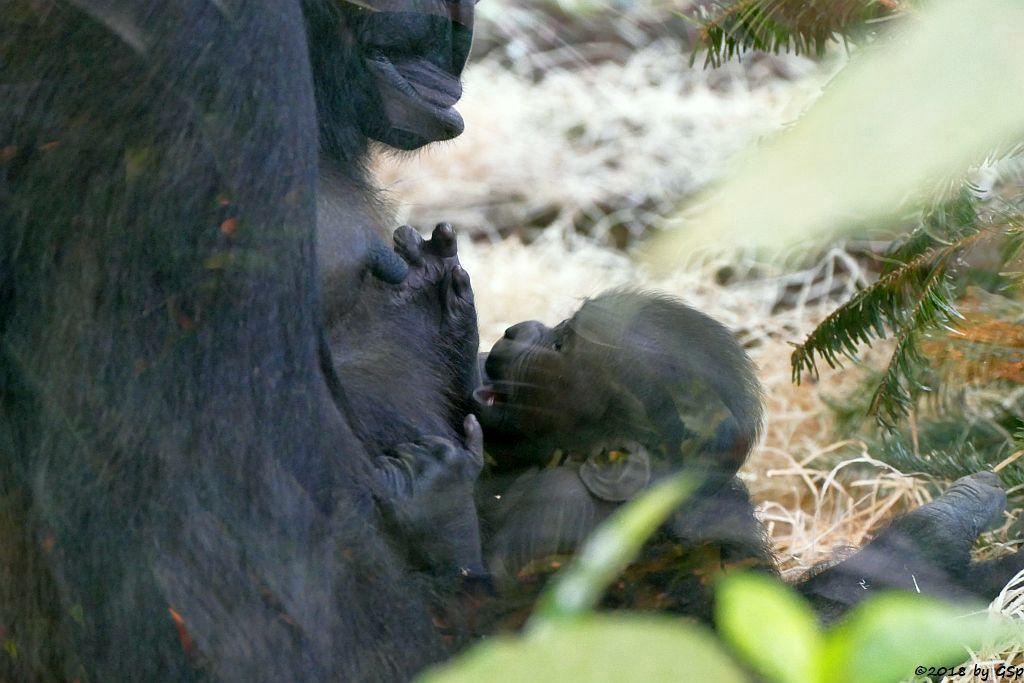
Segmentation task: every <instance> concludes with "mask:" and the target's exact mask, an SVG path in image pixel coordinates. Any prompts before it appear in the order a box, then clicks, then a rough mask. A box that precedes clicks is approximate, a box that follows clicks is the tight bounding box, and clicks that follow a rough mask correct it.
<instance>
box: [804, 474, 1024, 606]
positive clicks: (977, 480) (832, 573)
mask: <svg viewBox="0 0 1024 683" xmlns="http://www.w3.org/2000/svg"><path fill="white" fill-rule="evenodd" d="M1005 506H1006V494H1005V492H1004V491H1003V489H1002V485H1001V483H1000V481H999V478H998V476H996V475H995V474H993V473H991V472H982V473H979V474H974V475H971V476H967V477H963V478H961V479H958V480H957V481H956V482H954V483H953V485H952V486H950V487H949V489H948V490H946V492H945V493H943V494H942V495H941V496H940V497H938V498H936V499H935V500H933V501H932V502H930V503H928V504H926V505H922V506H921V507H919V508H917V509H915V510H912V511H911V512H909V513H907V514H906V515H904V516H903V517H900V518H898V519H897V520H896V521H894V522H893V523H892V524H891V525H889V526H888V527H887V528H886V529H884V530H883V531H882V532H881V533H880V534H879V535H878V536H877V537H876V538H875V539H874V540H873V541H871V542H870V543H868V544H867V545H866V546H864V547H863V548H861V549H860V550H859V551H857V552H856V553H854V554H853V555H852V556H851V557H849V558H848V559H846V560H844V561H842V562H840V563H839V564H837V565H835V566H833V567H830V568H828V569H826V570H824V571H822V572H820V573H817V574H816V575H814V576H812V577H811V578H810V579H808V580H807V581H804V582H803V583H801V584H799V585H798V589H799V590H800V592H801V593H803V594H804V595H805V596H807V598H808V599H810V600H811V602H812V603H813V604H814V605H815V608H816V609H817V611H818V613H819V615H821V617H822V618H823V619H825V620H826V621H830V620H832V619H834V618H836V617H837V616H839V615H840V614H842V613H843V612H844V611H846V610H848V609H849V608H851V607H853V606H854V605H856V604H858V603H860V602H861V601H862V600H864V599H865V598H867V597H869V596H870V595H872V594H874V593H875V592H877V591H879V590H884V589H896V590H906V591H910V592H915V593H924V594H928V595H933V596H937V597H943V598H948V599H951V600H960V601H968V600H972V601H985V602H987V601H989V600H991V599H992V598H994V597H995V596H996V594H998V593H999V591H1000V589H1002V587H1003V586H1004V585H1005V584H1006V582H1007V581H1009V580H1010V579H1011V578H1012V577H1013V575H1014V574H1016V573H1017V571H1020V570H1021V569H1024V555H1022V554H1021V553H1019V552H1018V553H1016V554H1014V555H1010V556H1008V557H1006V558H1001V559H998V560H990V561H983V562H972V561H971V548H972V547H973V546H974V542H975V540H976V539H977V537H978V534H979V533H981V532H982V531H983V530H984V529H985V528H986V527H987V526H988V525H989V524H991V523H992V522H993V521H995V520H997V519H998V518H999V516H1000V515H1001V514H1002V512H1003V510H1004V508H1005Z"/></svg>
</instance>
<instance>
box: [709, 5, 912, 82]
mask: <svg viewBox="0 0 1024 683" xmlns="http://www.w3.org/2000/svg"><path fill="white" fill-rule="evenodd" d="M899 8H900V3H899V2H898V0H728V1H726V2H710V3H707V4H704V5H702V6H700V7H699V8H698V10H697V16H698V17H699V18H700V20H701V29H700V42H699V43H698V44H699V46H700V47H702V48H704V49H705V50H706V52H705V56H706V57H705V58H706V64H708V65H711V66H719V65H721V64H722V63H723V62H724V61H726V60H729V59H732V58H733V57H737V56H739V55H741V54H743V53H744V52H747V51H749V50H760V51H763V52H775V53H778V52H793V53H795V54H816V55H819V56H820V55H822V54H824V52H825V48H826V47H827V46H828V45H829V44H830V43H833V42H839V41H843V40H848V39H853V40H859V39H863V38H865V37H867V36H868V35H870V34H871V33H872V30H871V26H872V22H877V21H878V20H879V19H881V18H883V17H891V16H893V15H894V14H895V13H896V12H897V11H898V10H899Z"/></svg>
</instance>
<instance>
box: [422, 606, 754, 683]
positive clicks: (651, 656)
mask: <svg viewBox="0 0 1024 683" xmlns="http://www.w3.org/2000/svg"><path fill="white" fill-rule="evenodd" d="M746 680H748V679H747V678H746V677H745V676H744V675H743V673H742V672H741V671H740V670H739V668H738V667H737V666H736V665H735V664H734V663H733V662H732V661H731V660H730V659H729V658H728V656H726V655H725V653H724V652H723V651H722V649H721V647H720V646H719V645H718V643H716V642H715V639H714V637H713V636H712V635H711V633H709V632H708V631H707V629H704V628H702V627H700V626H697V625H694V624H690V623H686V622H683V621H680V620H679V619H675V618H671V617H639V616H627V615H620V616H614V617H613V616H591V617H587V618H584V619H580V620H577V621H571V622H565V623H560V624H556V625H554V626H552V628H551V629H550V630H547V631H545V632H544V635H543V636H542V637H537V636H535V637H532V638H513V637H499V638H493V639H491V640H489V641H487V642H485V643H483V644H481V645H478V646H477V647H475V648H473V649H472V650H470V651H469V652H468V653H466V654H465V655H464V656H462V657H460V658H459V659H458V660H456V661H455V662H454V663H451V664H448V665H445V666H443V667H440V668H437V669H433V670H431V671H428V672H426V673H425V674H424V675H423V676H421V677H420V678H419V679H418V681H420V683H459V682H460V681H466V682H467V683H480V682H481V681H487V682H488V683H500V682H502V681H508V682H509V683H521V682H522V681H530V682H531V683H542V682H544V681H550V682H551V683H567V682H569V681H586V682H587V683H599V682H601V681H643V682H644V683H656V682H659V681H665V682H666V683H669V682H671V683H678V682H679V681H715V682H716V683H732V682H733V681H746Z"/></svg>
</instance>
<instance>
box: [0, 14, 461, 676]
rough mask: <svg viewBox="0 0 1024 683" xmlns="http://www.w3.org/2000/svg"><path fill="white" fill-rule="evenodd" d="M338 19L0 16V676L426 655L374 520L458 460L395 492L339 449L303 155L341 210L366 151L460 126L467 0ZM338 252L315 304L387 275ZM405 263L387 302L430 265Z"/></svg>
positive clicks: (337, 392) (412, 666) (357, 668)
mask: <svg viewBox="0 0 1024 683" xmlns="http://www.w3.org/2000/svg"><path fill="white" fill-rule="evenodd" d="M358 5H359V6H356V5H355V4H352V3H345V2H339V3H334V2H330V1H329V0H302V1H301V2H300V1H299V0H249V1H247V2H237V1H235V0H11V1H9V2H7V3H4V9H3V14H4V23H3V27H2V28H0V639H2V640H3V641H4V642H5V643H6V645H5V648H4V650H5V653H4V654H3V655H0V678H3V679H4V680H71V679H80V680H91V681H114V680H144V681H158V680H172V681H183V680H194V679H207V678H216V679H229V680H253V681H257V680H273V681H279V680H366V679H373V680H385V679H401V678H407V677H408V676H409V675H410V674H411V673H412V672H414V671H416V670H417V669H419V668H420V667H422V666H423V665H424V664H426V663H428V662H431V661H435V660H437V659H439V658H441V657H443V656H444V649H443V647H442V644H441V642H440V639H439V638H438V636H437V634H436V633H435V628H434V626H433V625H432V623H431V614H430V611H429V609H428V601H429V593H430V590H431V589H432V586H429V585H428V584H427V583H426V581H425V579H423V578H422V577H417V576H416V575H415V573H414V572H413V571H412V570H411V569H410V567H409V565H408V564H407V562H406V561H405V560H404V558H401V557H400V556H399V555H398V554H396V553H395V552H394V551H393V550H392V548H391V547H390V546H389V540H388V538H387V536H386V535H385V534H384V532H382V531H381V528H382V525H381V524H380V518H381V515H380V514H379V512H378V510H379V508H380V504H381V503H383V505H384V508H385V509H388V510H390V511H392V512H393V511H394V509H398V510H399V511H400V512H401V511H402V510H403V509H404V510H406V511H408V510H411V511H412V513H410V514H400V515H397V516H395V515H391V516H392V517H393V518H395V517H397V519H398V523H399V524H412V529H411V530H412V531H413V532H415V531H416V530H417V527H416V525H417V524H418V523H419V521H421V520H417V519H416V514H417V513H419V512H422V511H424V510H425V511H426V512H427V513H429V512H431V511H430V509H429V506H425V505H419V504H417V501H418V500H419V499H420V498H423V497H424V496H425V497H426V498H428V499H429V498H430V494H431V493H434V492H436V491H437V490H438V487H446V486H448V485H449V484H451V482H450V481H446V480H445V477H446V476H448V474H450V473H451V472H453V471H457V470H459V468H453V467H449V466H448V465H449V464H451V463H449V462H448V460H455V461H457V462H462V463H463V464H466V466H465V467H464V468H462V469H463V470H464V471H465V475H466V476H465V478H467V479H468V478H471V477H472V475H473V458H472V457H469V458H467V457H466V456H467V452H466V451H460V450H459V449H455V450H454V451H451V452H445V453H440V454H438V453H437V452H436V451H431V449H430V447H429V442H426V443H427V446H424V445H423V444H422V443H420V444H419V448H418V450H416V449H406V451H405V452H406V453H407V454H408V453H410V452H411V453H412V456H411V457H412V458H413V461H412V462H413V464H414V465H415V466H416V467H415V468H414V469H413V471H414V472H416V473H417V476H415V477H411V476H410V474H409V472H408V470H406V469H403V468H404V466H405V465H406V464H408V463H409V462H410V461H409V460H408V459H406V460H403V461H395V460H391V459H388V458H380V459H375V458H373V457H372V456H371V454H370V453H369V452H368V451H367V449H366V448H365V447H364V444H363V441H362V440H361V439H360V438H359V437H357V436H356V435H355V434H354V433H353V417H352V415H351V414H350V413H349V412H348V408H347V407H348V406H351V405H354V404H356V403H358V396H352V395H350V394H347V393H346V387H345V384H344V377H342V379H341V380H340V381H339V379H338V377H337V375H336V374H335V372H334V370H333V368H332V366H331V364H330V363H326V362H324V361H325V356H324V353H325V351H324V350H325V349H326V344H325V341H324V331H323V323H322V311H321V296H320V285H319V283H318V269H317V264H316V262H315V258H316V255H315V248H314V239H315V237H314V229H315V222H316V203H317V179H318V172H319V163H318V156H319V155H320V154H321V153H322V154H323V155H324V156H325V158H327V159H329V160H330V161H331V163H332V164H333V168H334V170H333V171H332V172H333V173H335V174H337V177H339V178H340V180H339V184H338V185H336V187H340V190H337V191H338V192H341V193H342V194H341V195H337V194H336V195H335V196H334V201H335V203H341V204H343V205H346V204H350V205H352V206H353V207H355V208H354V209H353V211H354V212H355V213H359V212H360V211H363V209H362V208H361V207H363V206H364V205H367V204H368V202H367V201H366V196H365V192H366V190H365V180H364V176H363V173H362V167H361V159H362V158H363V155H364V153H365V151H366V147H367V140H368V139H371V138H372V139H376V140H380V141H383V142H385V143H389V144H392V145H395V146H398V147H401V148H403V149H411V148H415V147H417V146H419V145H422V144H425V143H427V142H429V141H431V140H436V139H445V138H449V137H452V136H454V135H456V134H457V133H458V132H459V131H460V130H461V122H460V121H459V119H458V116H457V114H455V113H454V111H453V110H452V109H451V105H452V104H454V102H455V100H457V99H458V96H459V89H458V75H459V73H460V71H461V69H462V66H463V63H464V60H465V57H466V53H467V51H468V46H469V37H470V34H471V24H472V3H471V2H470V1H469V0H431V1H430V2H420V3H416V9H417V12H415V13H412V12H408V13H402V12H401V11H400V10H402V9H404V8H406V7H408V4H407V3H403V2H383V1H382V0H373V2H367V1H361V2H359V3H358ZM375 9H376V10H381V9H383V10H388V11H386V12H376V11H373V10H375ZM318 131H319V134H318ZM353 193H355V195H353ZM364 213H365V212H364ZM346 240H347V241H346ZM341 241H342V243H343V245H344V247H345V248H343V249H341V250H340V253H341V254H342V258H339V259H337V261H336V262H335V263H334V264H333V277H334V279H333V281H332V282H333V283H334V286H335V290H334V291H335V296H336V298H338V299H340V300H342V303H343V304H344V303H345V302H344V301H343V300H344V299H345V298H346V295H347V297H348V298H349V299H350V300H351V304H352V305H351V306H350V307H351V308H353V310H354V309H355V305H356V304H359V302H360V297H362V296H363V289H362V288H363V286H364V284H365V282H366V277H365V276H364V272H366V271H367V270H369V271H371V272H373V273H376V274H378V275H381V276H383V277H385V278H386V279H389V280H391V281H392V282H397V281H399V280H402V278H403V276H404V274H405V273H404V266H403V265H402V264H400V263H397V262H395V261H393V260H392V261H389V260H388V259H386V258H384V257H382V256H381V255H382V254H384V253H386V250H382V249H381V248H380V242H379V239H378V238H377V237H376V236H375V234H374V233H373V232H372V230H370V229H369V228H366V229H364V228H362V227H359V226H357V225H355V224H353V225H352V226H351V227H347V228H343V233H342V238H341ZM441 241H443V240H441ZM449 261H450V259H449ZM434 263H435V265H436V264H442V265H443V267H442V268H441V269H440V271H437V270H436V269H435V271H429V272H428V271H423V273H421V275H420V276H418V277H417V278H412V279H411V281H410V280H406V282H405V283H404V284H402V285H401V286H399V288H398V289H397V290H395V292H392V294H391V296H392V297H393V298H394V299H395V300H399V299H401V297H402V296H415V295H416V294H417V292H420V291H422V290H424V289H429V288H430V287H432V286H434V285H435V284H436V283H437V281H438V279H437V278H439V277H440V278H449V279H450V277H451V275H452V273H453V272H454V273H455V274H456V275H457V273H458V271H457V270H456V269H455V267H454V266H452V265H451V264H450V262H446V261H444V260H443V259H435V261H434ZM445 263H448V265H444V264H445ZM367 296H369V295H367ZM342 307H343V308H344V307H346V306H342ZM402 323H403V321H401V320H400V321H398V323H396V324H402ZM381 327H382V328H383V331H385V332H386V331H387V330H386V327H387V326H386V325H383V324H382V325H381ZM380 341H381V343H382V344H385V345H386V344H387V343H388V340H387V339H382V340H380ZM384 348H385V349H386V348H387V347H386V346H385V347H384ZM389 369H390V368H389ZM410 381H415V378H412V380H410ZM427 436H429V435H427ZM417 458H418V460H417ZM445 459H448V460H445ZM439 464H440V465H442V466H441V467H438V465H439ZM439 472H440V474H439ZM457 483H458V482H457ZM463 483H464V482H463ZM410 502H411V503H413V504H411V505H406V504H407V503H410ZM396 503H397V505H396ZM403 506H405V507H404V508H403ZM441 519H442V524H441V528H440V532H441V535H443V531H444V526H443V519H444V518H441ZM392 521H394V519H392ZM436 522H437V519H432V520H430V523H436ZM401 530H402V531H403V533H404V532H406V531H409V529H401Z"/></svg>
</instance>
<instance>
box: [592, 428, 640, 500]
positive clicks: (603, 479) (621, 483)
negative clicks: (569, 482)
mask: <svg viewBox="0 0 1024 683" xmlns="http://www.w3.org/2000/svg"><path fill="white" fill-rule="evenodd" d="M580 479H581V480H582V481H583V485H584V486H586V487H587V490H588V491H590V493H591V494H593V496H594V497H595V498H598V499H600V500H606V501H608V502H609V503H621V502H624V501H627V500H630V499H631V498H633V497H634V496H636V494H638V493H639V492H640V491H642V490H643V489H644V488H645V487H646V486H647V485H648V484H649V483H650V482H651V456H650V454H649V453H648V452H647V449H646V448H644V447H643V446H641V445H640V444H638V443H635V442H630V443H628V444H625V445H622V446H619V447H616V448H605V447H602V446H598V447H597V448H595V449H594V451H593V452H591V454H590V456H589V457H588V458H587V459H586V461H585V462H584V463H583V465H582V466H581V467H580Z"/></svg>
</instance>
